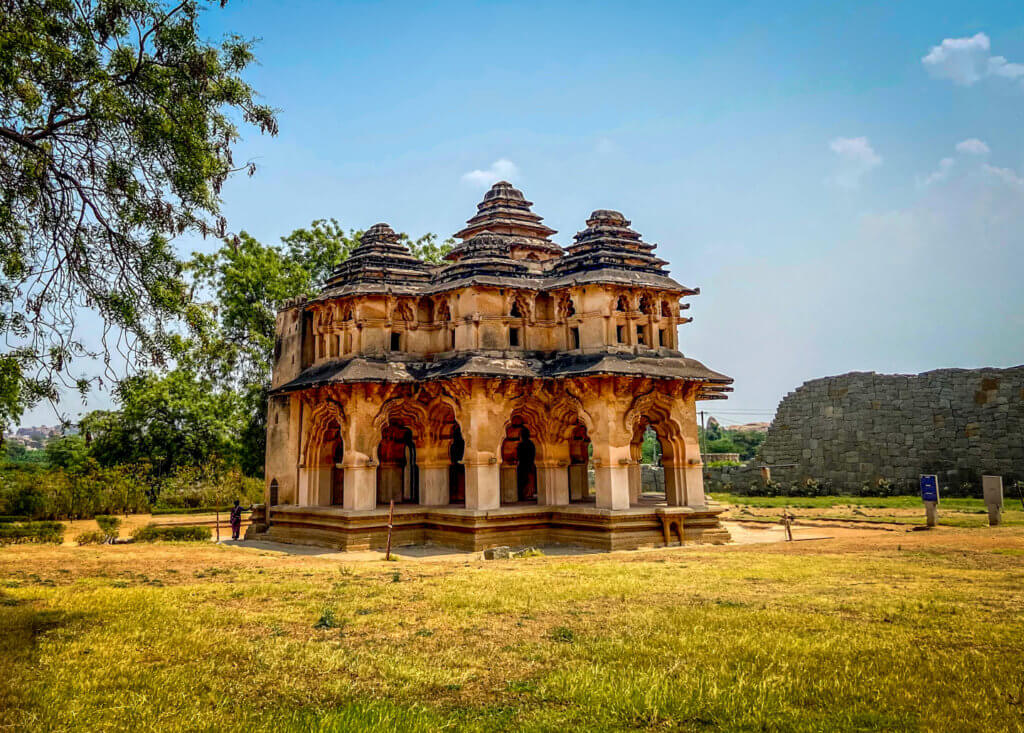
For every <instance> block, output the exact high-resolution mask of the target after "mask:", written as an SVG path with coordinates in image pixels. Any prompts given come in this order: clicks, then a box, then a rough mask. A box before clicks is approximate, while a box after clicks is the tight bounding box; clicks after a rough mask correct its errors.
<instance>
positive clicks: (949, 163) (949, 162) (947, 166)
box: [918, 158, 956, 186]
mask: <svg viewBox="0 0 1024 733" xmlns="http://www.w3.org/2000/svg"><path fill="white" fill-rule="evenodd" d="M955 164H956V161H954V160H953V159H952V158H943V159H942V160H940V161H939V167H938V169H937V170H936V171H935V172H934V173H931V174H929V175H927V176H925V177H924V178H922V179H920V180H919V181H918V183H919V184H920V185H922V186H930V185H932V184H933V183H941V182H942V181H945V180H947V179H948V178H949V175H950V173H952V172H953V166H954V165H955Z"/></svg>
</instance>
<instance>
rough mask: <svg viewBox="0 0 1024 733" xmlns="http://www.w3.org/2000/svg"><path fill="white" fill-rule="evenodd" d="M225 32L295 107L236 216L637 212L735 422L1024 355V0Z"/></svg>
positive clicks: (632, 11) (293, 25) (708, 7)
mask: <svg viewBox="0 0 1024 733" xmlns="http://www.w3.org/2000/svg"><path fill="white" fill-rule="evenodd" d="M203 28H204V31H205V32H206V33H207V34H208V35H209V36H210V37H213V38H216V37H219V36H221V35H222V34H223V33H225V32H228V31H233V32H237V33H240V34H242V35H245V36H258V37H260V38H261V39H262V41H261V43H260V45H259V47H258V49H257V54H258V56H259V58H260V62H261V65H260V66H259V67H258V68H255V69H253V71H252V73H251V74H250V75H249V79H250V80H251V82H252V83H253V84H254V86H255V87H256V88H257V89H259V90H260V92H261V93H262V94H263V96H264V98H265V100H266V102H267V103H269V104H271V105H273V106H275V107H278V108H280V110H281V112H280V125H281V133H280V135H279V136H278V137H276V138H268V137H260V136H259V135H258V134H256V133H255V131H253V130H247V131H246V138H245V140H244V142H243V143H242V145H241V146H240V148H239V150H238V153H237V155H236V160H239V161H240V160H243V159H250V158H251V159H254V160H255V161H256V162H257V164H258V166H259V170H258V173H257V175H256V176H255V177H253V178H244V177H239V178H236V179H234V180H232V181H231V182H230V183H229V184H228V185H227V186H226V187H225V189H224V198H225V204H224V212H225V214H226V215H227V217H228V220H229V224H230V226H231V228H232V229H234V230H239V229H245V230H247V231H248V232H249V233H251V234H253V235H254V236H256V237H257V238H260V239H262V240H264V241H275V240H276V239H277V238H278V237H280V236H282V235H285V234H287V233H288V232H290V231H291V230H293V229H295V228H296V227H300V226H305V225H308V224H309V223H310V222H311V221H312V220H313V219H316V218H325V217H335V218H337V219H339V220H340V221H341V222H342V223H343V224H344V225H346V226H350V227H354V228H364V227H367V226H369V225H371V224H373V223H375V222H378V221H386V222H388V223H390V224H391V225H392V226H393V227H395V228H396V229H398V230H404V231H406V232H408V233H410V234H412V235H418V234H421V233H424V232H428V231H432V232H436V233H438V234H440V235H442V236H448V235H450V234H451V233H452V232H454V231H456V230H457V229H459V228H460V226H461V225H462V222H463V221H464V220H465V219H466V218H468V217H469V216H470V215H471V214H472V213H473V212H474V210H475V204H476V202H477V201H478V200H479V199H480V197H481V195H482V193H483V191H484V190H485V189H486V184H487V182H488V180H490V179H492V178H494V176H495V175H499V174H500V175H501V177H506V178H509V179H510V180H512V181H513V182H514V183H516V185H517V186H519V187H520V188H522V189H523V191H524V192H525V193H526V195H527V197H528V198H529V199H531V200H532V201H534V202H535V207H534V209H535V211H537V213H539V214H541V215H542V216H544V217H545V219H546V223H548V224H549V225H550V226H552V227H554V228H555V229H557V230H559V233H558V234H557V235H555V239H556V240H557V241H558V242H560V243H561V244H563V245H564V244H567V243H569V242H570V241H571V237H572V234H573V233H574V232H576V231H578V230H579V229H581V228H582V227H583V226H584V220H585V219H586V217H587V215H588V214H589V212H590V211H592V210H593V209H596V208H613V209H618V210H621V211H622V212H623V213H625V215H626V216H627V217H628V218H630V219H631V220H632V221H633V225H634V228H636V229H637V230H638V231H640V232H641V233H642V234H643V235H644V236H645V238H646V239H647V240H648V241H651V242H657V243H658V244H659V250H658V252H659V254H660V255H661V256H662V257H664V258H665V259H667V260H668V261H669V262H670V269H671V272H672V274H673V276H674V277H676V279H678V280H680V281H681V282H683V283H685V284H687V285H691V286H699V287H700V288H701V289H702V295H700V296H699V297H697V298H695V299H693V305H692V309H691V314H692V315H693V316H694V318H695V320H694V322H693V323H692V324H690V325H688V326H685V327H684V328H683V329H682V331H681V347H682V349H683V351H684V352H685V353H686V354H687V355H688V356H693V357H695V358H697V359H700V360H702V361H704V362H705V363H706V364H707V365H708V366H711V367H712V368H715V369H718V370H720V371H723V372H725V373H727V374H729V375H730V376H732V377H734V378H735V379H736V383H735V388H736V390H735V394H734V396H733V397H732V398H731V399H730V400H729V401H728V402H725V403H704V406H705V407H706V409H708V410H709V411H710V412H711V413H712V414H717V415H718V416H719V418H720V419H721V420H722V421H723V422H726V423H732V422H747V421H752V420H767V419H770V416H771V413H772V412H773V411H774V408H775V406H776V404H777V403H778V401H779V399H780V398H781V397H782V396H783V395H784V394H785V393H786V392H788V391H790V390H792V389H794V388H795V387H797V386H799V385H800V384H801V383H802V382H803V381H805V380H807V379H811V378H815V377H819V376H824V375H829V374H838V373H842V372H846V371H852V370H862V371H868V370H872V371H879V372H918V371H924V370H928V369H935V368H941V367H953V366H965V367H966V366H980V365H993V366H1010V365H1015V364H1020V363H1022V362H1024V286H1022V277H1021V276H1022V274H1024V145H1022V142H1024V141H1022V136H1024V127H1022V124H1021V122H1022V113H1024V65H1022V64H1024V8H1022V7H1021V6H1020V4H1019V3H1011V2H1001V3H997V2H971V3H966V2H962V3H942V2H928V3H925V2H902V3H891V2H888V3H863V2H858V3H849V4H846V5H844V6H840V5H839V4H838V3H821V2H784V1H779V2H773V3H731V4H726V3H704V4H698V3H678V2H675V3H655V2H631V3H616V4H604V3H578V4H577V3H572V4H569V3H555V2H547V3H536V4H534V3H527V2H515V3H512V2H509V3H473V4H469V3H332V4H326V3H323V4H320V3H309V2H288V3H280V2H274V3H272V2H233V3H231V4H230V5H229V6H228V7H227V8H225V9H224V10H219V9H214V10H211V11H209V12H208V13H207V14H206V16H205V17H204V21H203ZM473 171H480V172H481V173H480V174H479V175H472V172H473ZM467 174H469V175H467ZM492 174H493V175H492ZM179 247H180V248H181V250H182V252H183V253H186V254H187V253H188V252H190V251H192V250H194V249H202V250H208V249H210V248H212V247H213V243H211V242H203V241H202V240H196V239H193V238H185V239H183V240H182V241H181V242H179ZM106 404H108V398H107V397H106V395H104V394H99V395H96V396H94V397H93V398H92V399H91V400H90V402H89V405H88V407H87V408H83V406H82V405H81V404H80V401H79V400H78V398H77V397H71V398H69V399H68V400H67V401H66V402H65V403H64V407H65V409H66V410H67V411H68V413H69V414H70V415H72V416H73V415H75V414H76V413H79V412H81V411H83V410H84V409H89V408H93V407H101V406H105V405H106ZM50 421H52V412H51V411H50V410H49V408H48V407H45V406H44V407H41V408H37V409H36V410H34V411H33V412H32V413H30V414H28V415H26V417H25V419H24V420H23V423H24V424H34V423H38V422H50Z"/></svg>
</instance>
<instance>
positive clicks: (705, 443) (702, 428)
mask: <svg viewBox="0 0 1024 733" xmlns="http://www.w3.org/2000/svg"><path fill="white" fill-rule="evenodd" d="M700 432H701V438H703V445H702V446H701V453H704V454H705V455H707V452H708V429H707V427H706V426H705V425H704V410H701V411H700ZM701 462H702V463H703V460H702V461H701Z"/></svg>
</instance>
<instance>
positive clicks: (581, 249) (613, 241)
mask: <svg viewBox="0 0 1024 733" xmlns="http://www.w3.org/2000/svg"><path fill="white" fill-rule="evenodd" d="M630 223H631V222H630V221H629V219H627V218H626V217H625V216H623V215H622V213H621V212H618V211H613V210H611V209H598V210H596V211H594V212H593V213H591V215H590V216H589V217H588V218H587V228H586V229H584V230H583V231H581V232H577V233H576V235H575V236H574V237H573V240H574V242H573V244H572V245H570V246H569V247H567V248H566V251H565V256H564V257H563V258H562V259H560V260H559V261H558V262H557V263H555V266H554V267H553V268H552V271H551V274H552V275H553V276H554V277H555V279H556V282H576V283H581V282H620V283H623V284H631V285H648V286H656V287H665V288H673V289H678V290H681V291H683V292H696V291H691V290H690V289H689V288H685V287H683V286H681V285H679V284H678V283H677V282H675V281H674V280H672V279H671V278H669V277H668V272H666V271H665V265H666V264H668V263H666V262H665V260H663V259H661V258H659V257H656V256H655V255H654V254H653V250H654V248H655V245H653V244H649V243H647V242H645V241H643V238H642V237H641V236H640V234H639V233H638V232H636V231H634V230H633V229H631V228H630Z"/></svg>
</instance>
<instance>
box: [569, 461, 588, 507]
mask: <svg viewBox="0 0 1024 733" xmlns="http://www.w3.org/2000/svg"><path fill="white" fill-rule="evenodd" d="M567 473H568V475H569V499H570V501H583V500H584V499H586V498H587V496H588V495H589V494H590V480H589V478H588V477H587V464H586V463H573V464H571V465H570V466H569V470H568V472H567Z"/></svg>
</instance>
